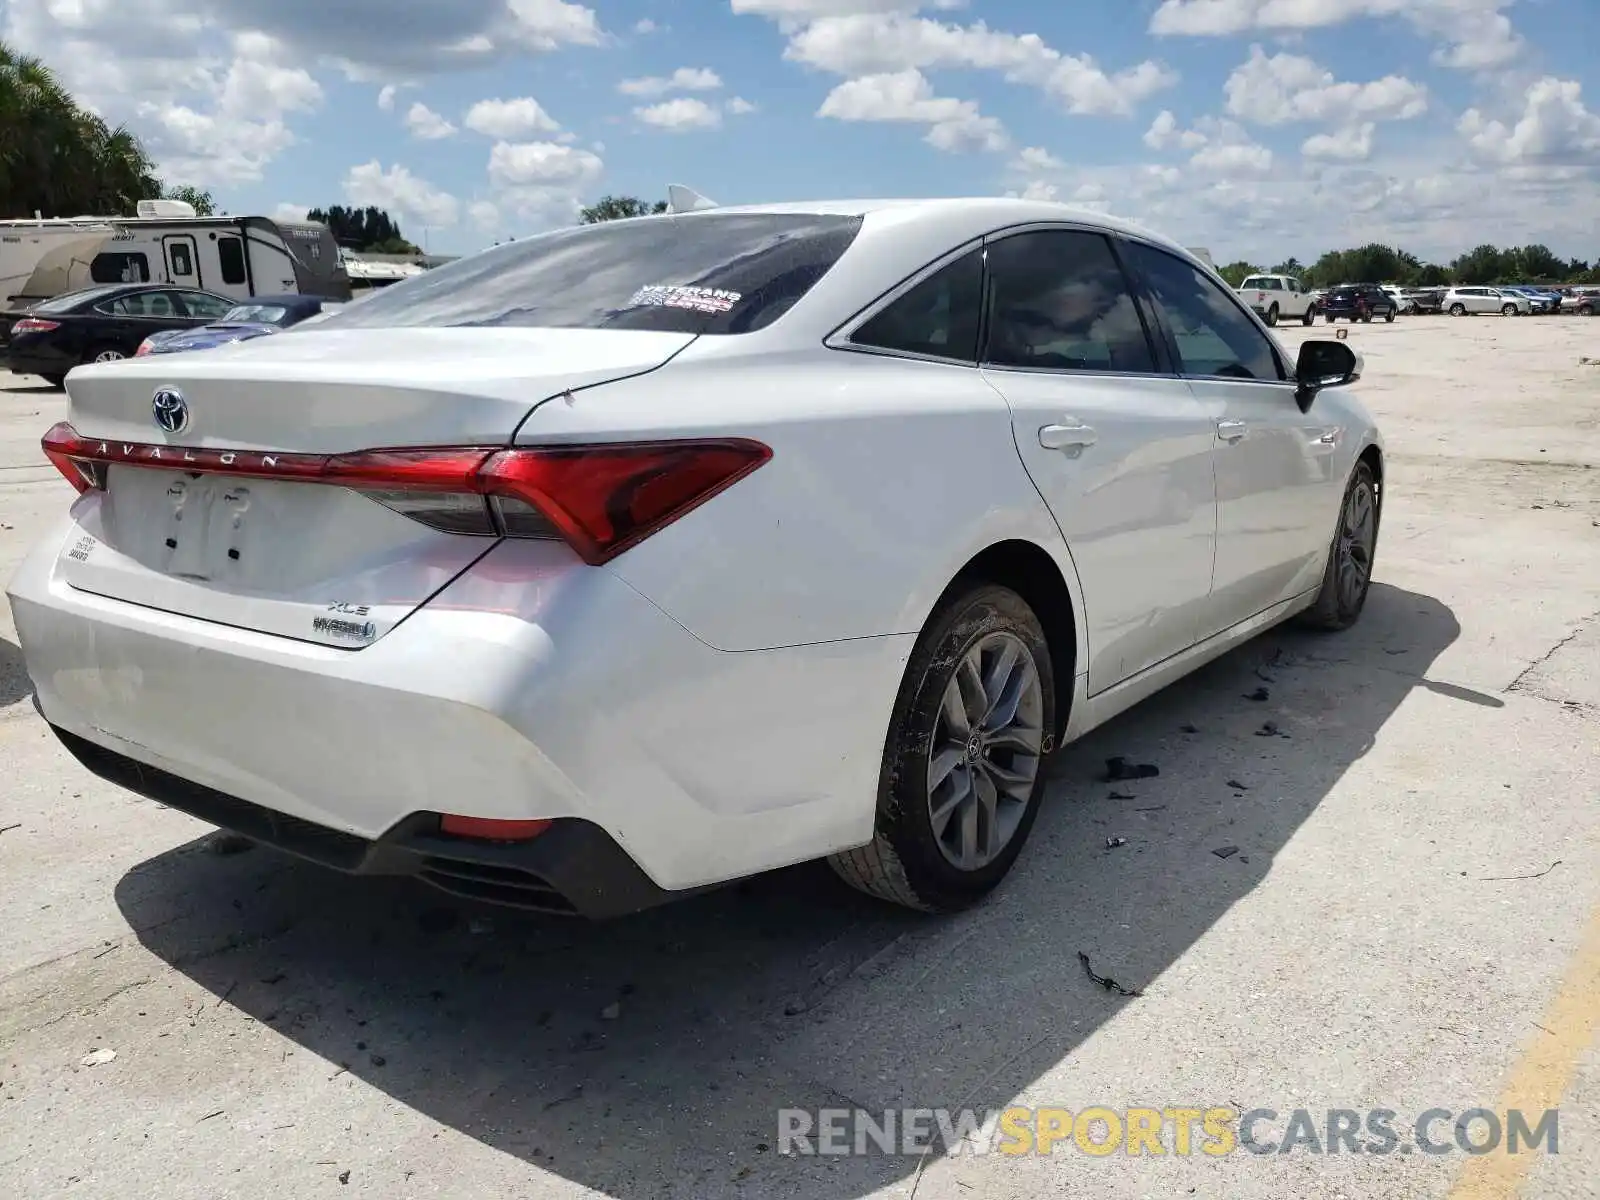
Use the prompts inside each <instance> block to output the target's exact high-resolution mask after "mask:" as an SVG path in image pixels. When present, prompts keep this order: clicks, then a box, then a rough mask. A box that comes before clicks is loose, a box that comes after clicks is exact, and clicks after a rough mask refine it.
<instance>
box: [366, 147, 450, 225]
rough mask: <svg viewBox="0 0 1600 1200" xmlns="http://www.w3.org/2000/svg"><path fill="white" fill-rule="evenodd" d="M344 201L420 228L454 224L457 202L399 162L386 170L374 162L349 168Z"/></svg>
mask: <svg viewBox="0 0 1600 1200" xmlns="http://www.w3.org/2000/svg"><path fill="white" fill-rule="evenodd" d="M344 195H345V199H346V200H348V201H349V202H350V203H351V204H354V205H356V206H358V207H365V206H367V205H369V204H370V205H376V206H377V207H378V208H382V209H387V210H388V211H390V212H393V213H395V214H396V215H398V216H400V217H402V218H406V217H409V218H411V219H413V220H415V221H417V222H419V223H420V224H423V225H433V226H443V225H454V224H455V223H456V220H457V219H458V218H459V216H460V211H461V205H460V202H459V201H458V200H457V199H456V198H455V197H454V196H452V195H451V194H450V193H449V192H445V191H441V190H439V189H438V188H436V187H434V186H433V185H432V184H430V183H429V182H428V181H427V180H425V179H419V178H418V177H417V176H415V175H413V174H412V173H411V172H410V171H408V170H406V168H405V167H403V166H401V165H400V164H399V163H395V164H394V165H393V166H392V167H390V168H389V169H388V170H387V171H385V170H384V169H383V164H382V163H380V162H379V161H378V160H377V159H373V160H372V161H371V162H366V163H361V164H359V165H358V166H354V167H351V168H350V170H349V171H348V172H346V174H345V177H344Z"/></svg>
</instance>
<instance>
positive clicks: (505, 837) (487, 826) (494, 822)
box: [439, 813, 554, 842]
mask: <svg viewBox="0 0 1600 1200" xmlns="http://www.w3.org/2000/svg"><path fill="white" fill-rule="evenodd" d="M553 824H554V822H553V821H505V820H500V819H498V818H495V817H458V816H455V815H453V814H450V813H446V814H445V815H444V816H442V817H440V818H439V831H440V832H441V833H448V834H449V835H450V836H451V837H464V838H477V839H479V840H480V841H490V842H527V841H532V840H533V839H534V838H536V837H538V836H539V835H540V834H541V833H543V832H544V831H545V830H546V829H549V828H550V826H551V825H553Z"/></svg>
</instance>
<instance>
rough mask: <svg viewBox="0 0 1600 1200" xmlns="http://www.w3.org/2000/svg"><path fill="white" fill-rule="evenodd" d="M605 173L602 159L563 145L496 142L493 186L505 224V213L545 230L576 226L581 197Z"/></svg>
mask: <svg viewBox="0 0 1600 1200" xmlns="http://www.w3.org/2000/svg"><path fill="white" fill-rule="evenodd" d="M604 171H605V164H604V163H603V162H602V161H601V160H600V157H599V155H597V154H593V153H591V152H590V151H588V150H582V149H579V148H577V147H575V146H571V145H567V144H564V143H561V142H496V143H495V144H494V146H493V148H492V149H491V150H490V151H489V183H490V186H491V188H492V189H493V193H494V195H493V201H494V204H495V206H496V209H497V212H498V214H499V216H500V219H501V221H502V223H503V222H504V221H505V214H506V213H508V212H510V213H514V214H516V216H517V217H519V218H520V219H522V220H523V221H527V222H530V223H533V224H535V225H541V226H545V227H548V226H551V225H562V224H568V223H570V222H571V221H573V220H574V219H575V218H576V216H577V213H578V208H579V206H580V199H579V197H580V196H582V195H583V194H584V193H586V192H587V191H589V189H591V188H593V187H594V185H595V184H596V183H597V182H598V181H599V179H600V176H601V175H602V174H603V173H604Z"/></svg>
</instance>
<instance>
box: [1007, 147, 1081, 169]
mask: <svg viewBox="0 0 1600 1200" xmlns="http://www.w3.org/2000/svg"><path fill="white" fill-rule="evenodd" d="M1012 165H1013V166H1016V167H1018V168H1020V169H1022V170H1025V171H1059V170H1060V169H1061V168H1062V167H1064V166H1066V165H1067V164H1066V163H1064V162H1062V161H1061V160H1060V159H1059V158H1057V157H1056V156H1055V155H1054V154H1051V153H1050V151H1048V150H1046V149H1044V148H1043V147H1042V146H1024V147H1023V148H1022V149H1021V150H1019V151H1018V152H1017V160H1016V162H1015V163H1014V164H1012Z"/></svg>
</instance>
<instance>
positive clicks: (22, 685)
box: [0, 637, 33, 708]
mask: <svg viewBox="0 0 1600 1200" xmlns="http://www.w3.org/2000/svg"><path fill="white" fill-rule="evenodd" d="M31 695H33V680H31V679H29V678H28V668H27V665H26V664H25V663H24V662H23V661H22V650H21V649H20V648H19V647H18V646H17V645H16V644H15V643H13V642H9V641H7V640H6V639H5V638H3V637H0V708H6V707H9V706H10V705H12V704H16V703H18V702H19V701H22V700H26V699H27V698H28V697H29V696H31Z"/></svg>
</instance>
